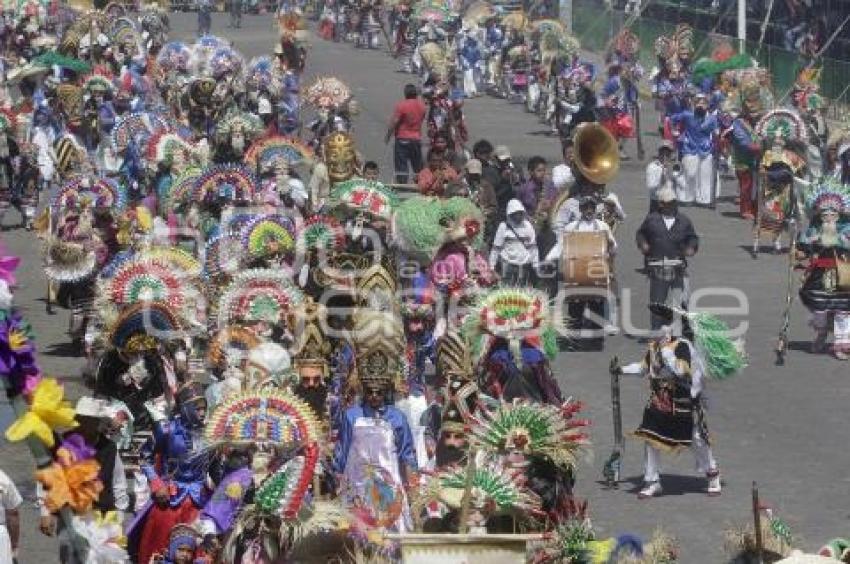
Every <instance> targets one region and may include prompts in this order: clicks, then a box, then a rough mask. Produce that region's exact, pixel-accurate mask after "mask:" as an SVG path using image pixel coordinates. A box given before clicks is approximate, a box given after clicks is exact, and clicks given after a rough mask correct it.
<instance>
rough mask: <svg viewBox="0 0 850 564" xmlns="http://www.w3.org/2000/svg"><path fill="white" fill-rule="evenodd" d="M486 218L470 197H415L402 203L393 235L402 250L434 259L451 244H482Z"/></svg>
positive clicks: (396, 212)
mask: <svg viewBox="0 0 850 564" xmlns="http://www.w3.org/2000/svg"><path fill="white" fill-rule="evenodd" d="M483 225H484V216H483V215H482V214H481V210H480V209H479V208H478V206H476V205H475V204H474V203H472V201H471V200H469V199H467V198H448V199H438V198H428V197H424V196H414V197H412V198H408V199H407V200H405V201H404V202H402V203H401V204H400V205H399V206H398V207H397V209H396V211H395V214H394V215H393V235H394V237H395V239H396V241H397V242H398V246H399V248H401V249H402V250H404V251H405V252H407V253H416V254H417V255H419V256H418V258H419V259H420V260H431V259H433V258H434V256H435V255H436V254H437V251H439V250H440V247H442V246H443V245H445V244H446V243H449V242H452V241H461V240H466V241H469V242H470V243H471V244H472V245H473V246H478V244H479V243H480V242H481V230H482V226H483Z"/></svg>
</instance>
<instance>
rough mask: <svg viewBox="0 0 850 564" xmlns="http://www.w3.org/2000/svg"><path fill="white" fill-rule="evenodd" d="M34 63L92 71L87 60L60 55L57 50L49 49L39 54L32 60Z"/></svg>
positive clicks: (81, 71) (80, 71) (78, 70)
mask: <svg viewBox="0 0 850 564" xmlns="http://www.w3.org/2000/svg"><path fill="white" fill-rule="evenodd" d="M32 64H34V65H39V66H42V67H54V66H55V67H62V68H63V69H69V70H72V71H74V72H77V73H87V72H89V71H91V66H90V65H89V64H88V63H86V62H85V61H81V60H79V59H74V58H73V57H66V56H65V55H60V54H59V53H57V52H56V51H48V52H47V53H43V54H41V55H39V56H38V57H36V58H35V59H33V60H32Z"/></svg>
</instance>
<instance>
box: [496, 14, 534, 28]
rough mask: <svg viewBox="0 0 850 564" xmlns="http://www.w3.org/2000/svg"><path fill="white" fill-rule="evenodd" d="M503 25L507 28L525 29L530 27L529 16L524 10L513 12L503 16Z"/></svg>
mask: <svg viewBox="0 0 850 564" xmlns="http://www.w3.org/2000/svg"><path fill="white" fill-rule="evenodd" d="M502 25H503V26H505V28H507V29H516V30H518V31H523V30H524V29H525V28H527V27H528V17H527V16H526V15H525V13H524V12H522V11H519V12H513V13H511V14H508V15H507V16H505V17H504V18H502Z"/></svg>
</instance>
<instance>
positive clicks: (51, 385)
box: [6, 378, 77, 447]
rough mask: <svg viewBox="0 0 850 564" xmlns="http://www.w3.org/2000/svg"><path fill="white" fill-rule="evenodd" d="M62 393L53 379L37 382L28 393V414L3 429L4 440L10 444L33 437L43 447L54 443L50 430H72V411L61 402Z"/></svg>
mask: <svg viewBox="0 0 850 564" xmlns="http://www.w3.org/2000/svg"><path fill="white" fill-rule="evenodd" d="M64 395H65V392H64V390H63V389H62V386H61V385H60V384H59V382H57V381H56V379H55V378H47V379H45V380H42V381H41V382H39V383H38V385H37V386H36V387H35V390H34V391H33V394H32V403H31V405H30V409H29V411H27V412H26V413H25V414H23V415H22V416H21V417H19V418H18V420H17V421H15V422H14V423H12V425H11V426H10V427H9V428H8V429H6V438H7V439H9V440H10V441H12V442H17V441H22V440H24V439H26V438H27V437H29V436H30V435H35V436H36V437H38V438H39V440H41V442H43V443H44V444H45V445H46V446H47V447H52V446H53V445H54V444H55V439H54V438H53V431H54V429H61V428H66V429H67V428H71V427H76V426H77V422H76V421H75V420H74V408H73V407H71V405H70V404H69V403H68V402H67V401H65V399H64Z"/></svg>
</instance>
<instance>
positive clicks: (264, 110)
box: [257, 98, 272, 115]
mask: <svg viewBox="0 0 850 564" xmlns="http://www.w3.org/2000/svg"><path fill="white" fill-rule="evenodd" d="M257 113H258V114H260V115H267V114H270V113H272V103H271V102H269V101H268V100H267V99H266V98H260V100H259V101H258V102H257Z"/></svg>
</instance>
